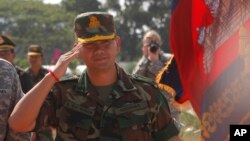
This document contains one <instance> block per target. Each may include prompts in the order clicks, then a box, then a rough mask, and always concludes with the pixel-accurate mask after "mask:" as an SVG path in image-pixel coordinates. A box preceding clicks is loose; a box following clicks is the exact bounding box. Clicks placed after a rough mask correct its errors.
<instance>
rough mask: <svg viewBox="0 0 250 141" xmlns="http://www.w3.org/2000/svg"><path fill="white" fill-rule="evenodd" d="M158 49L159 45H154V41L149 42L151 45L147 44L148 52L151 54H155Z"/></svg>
mask: <svg viewBox="0 0 250 141" xmlns="http://www.w3.org/2000/svg"><path fill="white" fill-rule="evenodd" d="M159 47H160V46H159V44H157V43H156V41H151V43H150V44H149V50H150V52H152V53H155V52H156V51H157V50H158V48H159Z"/></svg>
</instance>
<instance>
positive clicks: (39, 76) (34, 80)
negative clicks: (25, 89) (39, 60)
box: [25, 67, 48, 86]
mask: <svg viewBox="0 0 250 141" xmlns="http://www.w3.org/2000/svg"><path fill="white" fill-rule="evenodd" d="M25 72H26V73H28V74H29V75H30V76H31V78H32V84H33V86H34V85H35V84H36V83H38V82H39V81H40V80H41V79H43V77H44V76H45V75H46V74H47V73H48V70H47V69H45V68H43V67H41V68H40V70H39V72H38V74H37V75H36V76H35V75H32V72H31V68H27V69H26V70H25Z"/></svg>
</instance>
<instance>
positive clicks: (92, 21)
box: [89, 16, 100, 28]
mask: <svg viewBox="0 0 250 141" xmlns="http://www.w3.org/2000/svg"><path fill="white" fill-rule="evenodd" d="M99 26H100V21H99V20H98V19H97V17H95V16H91V17H90V20H89V28H98V27H99Z"/></svg>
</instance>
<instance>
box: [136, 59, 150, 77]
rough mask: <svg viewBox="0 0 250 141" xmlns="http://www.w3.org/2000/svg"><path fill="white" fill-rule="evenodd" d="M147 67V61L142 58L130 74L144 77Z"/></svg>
mask: <svg viewBox="0 0 250 141" xmlns="http://www.w3.org/2000/svg"><path fill="white" fill-rule="evenodd" d="M148 65H149V60H148V59H146V58H145V57H144V56H143V57H142V58H141V59H140V60H139V62H138V63H137V64H136V66H135V68H134V70H133V72H132V73H133V74H137V75H140V76H145V74H146V70H147V67H148Z"/></svg>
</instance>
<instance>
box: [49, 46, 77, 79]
mask: <svg viewBox="0 0 250 141" xmlns="http://www.w3.org/2000/svg"><path fill="white" fill-rule="evenodd" d="M81 47H82V43H76V44H75V45H74V47H73V48H72V49H71V50H70V51H68V52H67V53H65V54H63V55H61V56H60V58H59V59H58V61H57V63H56V65H55V68H54V70H53V72H54V74H55V75H56V76H57V77H58V78H61V77H62V76H63V75H64V74H65V72H66V70H67V67H68V65H69V63H70V62H71V61H72V60H73V59H75V58H77V56H78V54H79V49H80V48H81Z"/></svg>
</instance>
